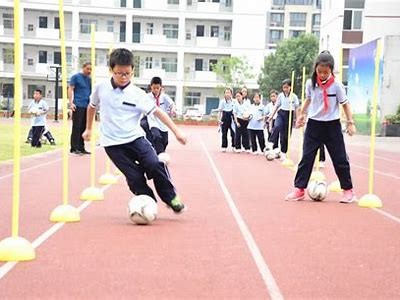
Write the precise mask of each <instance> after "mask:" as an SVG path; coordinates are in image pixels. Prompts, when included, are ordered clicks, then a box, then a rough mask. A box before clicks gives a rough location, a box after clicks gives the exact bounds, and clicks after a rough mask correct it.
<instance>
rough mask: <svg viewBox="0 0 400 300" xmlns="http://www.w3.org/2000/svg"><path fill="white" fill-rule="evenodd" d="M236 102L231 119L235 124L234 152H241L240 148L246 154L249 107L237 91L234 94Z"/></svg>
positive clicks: (248, 148)
mask: <svg viewBox="0 0 400 300" xmlns="http://www.w3.org/2000/svg"><path fill="white" fill-rule="evenodd" d="M235 98H236V102H235V105H234V106H233V117H234V119H235V124H236V133H235V151H236V152H242V146H243V148H244V150H245V151H246V152H247V153H250V145H249V133H248V130H247V125H248V124H249V119H250V109H251V105H250V104H249V103H248V102H246V103H245V102H244V101H243V97H242V92H241V91H237V92H236V94H235Z"/></svg>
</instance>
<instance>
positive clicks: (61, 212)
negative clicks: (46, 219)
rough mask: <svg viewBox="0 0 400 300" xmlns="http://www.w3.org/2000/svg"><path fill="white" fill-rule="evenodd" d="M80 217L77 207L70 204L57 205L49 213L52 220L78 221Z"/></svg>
mask: <svg viewBox="0 0 400 300" xmlns="http://www.w3.org/2000/svg"><path fill="white" fill-rule="evenodd" d="M80 220H81V217H80V215H79V211H78V209H76V208H75V207H73V206H72V205H69V204H66V205H59V206H57V207H56V208H55V209H53V211H52V212H51V214H50V221H52V222H79V221H80Z"/></svg>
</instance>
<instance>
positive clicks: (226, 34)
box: [224, 26, 231, 41]
mask: <svg viewBox="0 0 400 300" xmlns="http://www.w3.org/2000/svg"><path fill="white" fill-rule="evenodd" d="M230 40H231V27H230V26H224V41H230Z"/></svg>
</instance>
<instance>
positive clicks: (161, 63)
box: [0, 0, 268, 113]
mask: <svg viewBox="0 0 400 300" xmlns="http://www.w3.org/2000/svg"><path fill="white" fill-rule="evenodd" d="M267 5H268V1H265V0H253V1H245V0H203V1H201V0H111V1H108V0H65V1H64V14H65V29H66V32H65V34H66V45H67V65H68V70H67V73H68V77H70V76H71V75H72V74H74V73H75V72H78V71H79V70H80V69H81V64H82V63H83V62H86V61H90V47H91V45H90V27H91V24H95V27H96V65H95V75H96V80H103V79H105V78H107V77H108V76H109V71H108V67H107V55H108V53H109V49H110V48H118V47H126V48H129V49H131V50H133V52H134V56H135V79H134V82H135V83H136V84H138V85H139V86H142V87H146V86H147V85H148V84H149V82H150V79H151V78H152V77H153V76H160V77H161V78H162V79H163V83H164V86H165V87H166V91H167V93H168V94H170V95H171V96H172V98H174V100H175V102H176V105H177V107H178V109H179V110H184V108H185V107H189V106H200V107H202V108H203V109H204V111H205V112H206V113H207V112H209V111H210V110H211V109H212V108H214V107H216V105H217V104H218V99H219V98H221V96H222V95H219V94H218V92H217V89H216V87H217V86H218V85H222V81H221V79H220V78H217V76H216V74H215V73H214V72H213V71H212V67H211V66H212V64H215V63H216V62H218V60H219V59H221V58H223V57H231V56H238V57H245V58H246V59H247V61H248V62H249V64H250V66H251V68H252V72H253V74H254V78H252V79H249V80H248V81H247V82H245V84H246V86H247V87H249V88H257V76H258V73H259V71H260V68H261V66H262V64H263V60H264V54H265V28H266V25H265V24H266V23H267V22H266V11H267V10H268V9H267ZM20 14H21V16H23V17H22V18H21V21H20V22H21V24H20V27H21V29H22V36H21V39H22V50H23V51H22V52H23V54H22V56H23V57H21V59H22V60H23V64H22V70H21V72H22V77H23V78H22V79H23V80H22V82H23V86H22V89H23V99H24V104H25V103H26V102H27V101H29V99H30V98H32V94H33V90H34V89H35V88H36V87H41V88H42V89H43V90H44V92H45V95H46V96H48V98H49V102H50V103H51V100H50V99H52V98H54V95H55V90H54V78H55V68H54V67H55V66H58V65H60V64H61V51H60V40H59V17H58V1H57V0H22V1H21V11H20ZM13 22H14V20H13V1H11V0H2V1H1V3H0V80H1V86H0V89H1V90H2V94H3V97H11V98H12V93H13V78H14V75H13V74H14V58H13V49H14V39H13V34H14V32H13ZM58 94H59V95H60V97H61V88H59V91H58Z"/></svg>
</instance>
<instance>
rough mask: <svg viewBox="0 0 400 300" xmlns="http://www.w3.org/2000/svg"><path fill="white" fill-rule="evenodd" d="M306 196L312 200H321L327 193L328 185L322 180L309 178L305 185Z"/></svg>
mask: <svg viewBox="0 0 400 300" xmlns="http://www.w3.org/2000/svg"><path fill="white" fill-rule="evenodd" d="M307 193H308V196H309V197H310V198H311V199H312V200H314V201H322V200H324V199H325V198H326V196H327V195H328V187H327V185H326V182H325V181H323V180H311V181H310V182H309V183H308V187H307Z"/></svg>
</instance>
